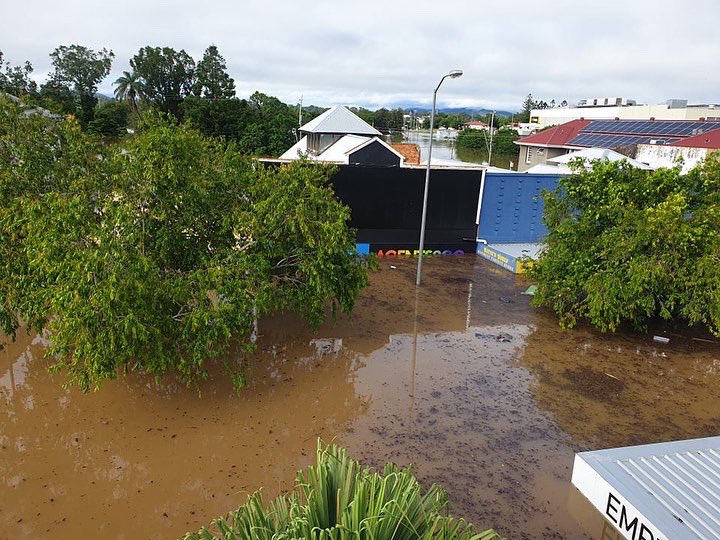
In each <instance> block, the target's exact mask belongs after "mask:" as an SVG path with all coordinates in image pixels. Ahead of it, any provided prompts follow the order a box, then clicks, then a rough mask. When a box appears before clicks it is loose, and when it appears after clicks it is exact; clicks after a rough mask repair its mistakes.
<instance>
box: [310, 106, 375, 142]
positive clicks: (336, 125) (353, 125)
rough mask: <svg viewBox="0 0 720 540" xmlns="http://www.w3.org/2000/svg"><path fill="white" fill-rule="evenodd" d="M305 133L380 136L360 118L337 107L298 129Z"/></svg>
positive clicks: (345, 108)
mask: <svg viewBox="0 0 720 540" xmlns="http://www.w3.org/2000/svg"><path fill="white" fill-rule="evenodd" d="M300 131H302V132H305V133H342V134H346V135H349V134H352V135H382V133H380V132H379V131H378V130H377V129H375V128H374V127H372V126H371V125H370V124H368V123H367V122H365V120H363V119H362V118H360V117H359V116H357V115H356V114H354V113H352V112H351V111H350V110H348V108H347V107H343V106H342V105H339V106H337V107H333V108H332V109H328V110H327V111H325V112H324V113H322V114H321V115H320V116H318V117H317V118H314V119H312V120H310V121H309V122H308V123H307V124H305V125H304V126H302V127H301V128H300Z"/></svg>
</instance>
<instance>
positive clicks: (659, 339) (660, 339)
mask: <svg viewBox="0 0 720 540" xmlns="http://www.w3.org/2000/svg"><path fill="white" fill-rule="evenodd" d="M653 341H657V342H658V343H670V338H667V337H663V336H653Z"/></svg>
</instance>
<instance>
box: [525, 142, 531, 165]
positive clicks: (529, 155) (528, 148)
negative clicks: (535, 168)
mask: <svg viewBox="0 0 720 540" xmlns="http://www.w3.org/2000/svg"><path fill="white" fill-rule="evenodd" d="M525 163H532V148H531V147H530V146H528V147H527V153H526V154H525Z"/></svg>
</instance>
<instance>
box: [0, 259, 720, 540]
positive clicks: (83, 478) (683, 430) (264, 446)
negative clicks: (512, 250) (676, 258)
mask: <svg viewBox="0 0 720 540" xmlns="http://www.w3.org/2000/svg"><path fill="white" fill-rule="evenodd" d="M392 264H393V266H394V267H395V268H394V269H392V268H391V267H390V265H389V263H387V262H382V263H381V266H382V269H381V271H380V272H378V273H376V274H374V275H373V276H372V279H371V286H370V287H369V288H368V289H367V290H366V291H364V293H363V295H362V297H361V299H360V301H359V304H358V307H357V310H356V312H355V313H354V314H353V317H352V319H350V320H346V319H341V320H340V321H338V322H337V324H331V323H328V324H327V325H326V326H324V327H323V328H321V329H320V330H319V331H318V332H315V333H313V332H311V331H310V330H309V329H308V328H307V326H306V325H305V324H303V323H301V322H300V321H298V320H297V319H296V318H294V317H292V316H278V317H275V318H270V319H267V320H264V321H262V322H261V324H260V334H261V335H260V338H259V340H258V347H259V350H258V353H257V354H256V355H254V356H253V357H252V358H251V359H249V360H248V381H249V386H248V388H246V389H245V390H243V391H242V392H241V394H240V395H239V396H237V395H235V394H234V393H233V389H232V386H231V384H230V382H229V381H228V380H227V377H226V376H225V374H224V372H223V371H222V369H220V368H217V369H213V370H212V371H211V373H210V380H209V381H207V382H206V383H204V384H202V386H201V392H202V395H201V396H198V393H197V391H196V390H194V389H187V388H185V387H183V386H180V385H177V384H176V383H174V382H172V381H170V380H168V381H167V382H163V383H162V384H159V385H158V384H155V383H154V382H153V381H151V380H149V379H147V378H145V377H141V376H138V375H133V376H130V377H127V378H124V379H121V380H118V381H112V382H110V383H105V384H104V385H103V387H102V388H101V390H100V391H99V392H96V393H91V394H88V395H82V394H80V393H78V392H77V391H75V390H63V389H62V387H61V384H62V382H63V379H62V376H61V375H60V374H58V375H50V374H48V373H47V371H46V370H45V369H44V362H43V360H42V346H41V344H40V343H35V344H32V343H29V342H28V340H24V341H23V340H19V341H18V342H17V343H15V344H11V345H10V346H9V347H8V348H7V349H6V350H5V351H4V352H2V353H0V393H2V394H3V395H4V397H5V399H4V400H3V402H4V404H5V407H4V408H3V410H2V413H0V483H2V488H3V489H2V490H0V531H2V535H0V536H10V537H36V536H49V535H52V536H54V537H56V538H71V537H77V536H83V535H85V534H86V531H87V530H93V531H95V530H97V531H99V532H100V536H102V537H110V538H123V537H124V538H129V537H163V538H164V537H173V536H179V535H181V534H182V533H183V532H185V531H187V530H194V529H197V528H198V527H199V526H200V525H201V524H204V523H206V522H207V521H209V520H210V519H211V518H212V517H214V516H216V515H219V514H222V513H224V512H225V511H227V510H229V509H231V508H233V507H235V506H237V505H238V504H240V503H242V502H243V501H244V498H245V494H246V493H247V492H249V491H252V490H255V489H257V488H258V487H261V486H265V491H266V493H267V495H273V494H275V493H276V492H278V491H279V490H282V489H285V488H287V487H289V486H290V484H291V482H292V479H293V477H294V472H295V470H296V469H298V468H301V467H303V466H305V465H307V464H309V463H310V462H311V460H312V456H313V450H314V445H315V438H316V437H318V436H320V437H323V438H324V439H326V440H333V439H334V440H335V441H337V442H338V443H340V444H344V445H346V446H348V448H349V449H350V452H351V454H352V455H353V456H355V457H357V458H359V459H360V460H361V461H363V462H364V463H366V464H368V465H374V466H379V465H382V464H383V463H384V462H386V461H388V460H392V461H395V462H398V463H400V464H408V463H413V464H414V467H415V471H416V473H417V475H418V477H419V478H420V479H421V480H422V481H423V482H427V483H430V482H438V483H441V484H442V485H443V486H444V487H446V489H447V490H448V492H449V494H450V497H451V501H452V504H453V510H454V512H455V513H457V514H458V515H461V516H463V517H466V518H469V519H471V520H473V521H475V522H476V523H477V524H478V525H479V526H481V527H485V526H488V527H490V526H492V527H495V528H497V529H499V530H500V531H501V532H504V533H505V534H507V535H508V536H509V537H511V538H600V537H601V535H603V534H604V533H603V527H604V522H603V520H602V519H601V517H600V515H599V514H598V513H597V512H595V511H594V510H593V509H592V507H591V506H590V505H589V503H587V502H586V501H585V499H583V498H582V496H580V495H579V494H578V493H577V492H576V491H575V490H574V488H572V487H571V486H570V483H569V478H570V472H571V467H572V459H573V453H574V452H575V451H578V450H585V449H588V448H600V447H607V446H614V445H621V444H634V443H643V442H651V441H661V440H669V439H675V438H686V437H695V436H704V435H713V434H717V430H718V428H719V427H720V420H719V419H718V411H720V407H719V405H720V397H719V396H718V394H717V392H716V388H717V387H718V382H720V381H718V378H719V377H720V369H719V366H720V362H719V360H718V354H717V352H718V349H717V348H715V345H710V344H707V345H703V346H702V347H698V346H696V345H695V344H692V343H689V342H683V341H682V340H679V339H673V341H672V342H671V344H670V346H662V347H658V346H656V344H653V343H652V341H651V340H649V339H647V337H633V336H626V335H625V336H624V335H618V336H603V335H599V334H597V333H595V332H592V331H589V330H586V329H579V330H573V331H563V330H561V329H559V328H558V327H557V324H556V322H555V320H554V319H553V318H552V317H550V316H547V315H546V314H543V313H540V312H536V311H534V310H533V309H531V308H530V307H529V306H528V303H529V299H528V297H526V296H523V295H521V294H520V292H521V291H522V290H524V289H525V288H526V287H527V284H525V283H523V282H522V281H521V280H518V279H517V278H515V277H514V276H512V275H510V274H508V273H506V272H504V271H502V270H499V269H497V268H495V267H493V266H492V265H490V264H488V263H486V262H484V261H482V260H480V259H476V258H474V257H452V258H450V257H448V258H442V259H440V258H437V259H430V260H428V262H427V266H426V267H425V282H424V285H423V287H422V288H421V289H420V290H419V291H417V290H416V288H415V287H414V270H415V266H414V261H413V260H411V259H394V260H393V262H392Z"/></svg>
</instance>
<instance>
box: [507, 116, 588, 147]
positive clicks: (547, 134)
mask: <svg viewBox="0 0 720 540" xmlns="http://www.w3.org/2000/svg"><path fill="white" fill-rule="evenodd" d="M589 123H590V120H572V121H570V122H567V123H565V124H561V125H559V126H557V127H554V128H550V129H546V130H544V131H541V132H540V133H535V134H534V135H529V136H527V137H523V138H522V139H518V140H517V141H515V142H516V143H517V144H530V145H537V146H567V144H568V142H570V141H571V140H573V139H574V138H575V137H576V136H577V134H578V133H580V130H581V129H582V128H584V127H585V126H587V125H588V124H589Z"/></svg>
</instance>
